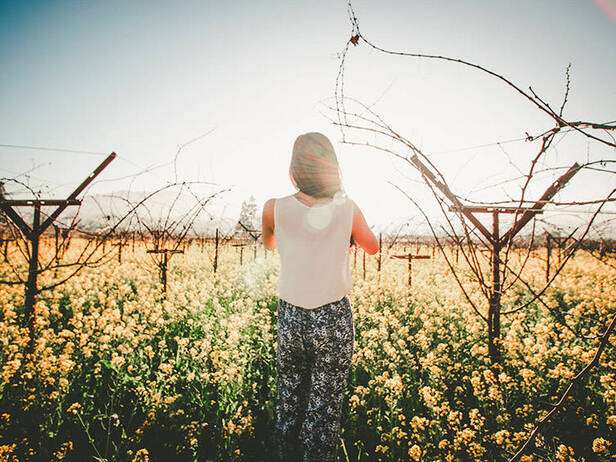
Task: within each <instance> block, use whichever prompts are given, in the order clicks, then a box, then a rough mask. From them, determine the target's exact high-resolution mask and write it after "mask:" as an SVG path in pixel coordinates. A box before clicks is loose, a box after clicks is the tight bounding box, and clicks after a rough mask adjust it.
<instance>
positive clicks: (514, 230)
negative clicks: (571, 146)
mask: <svg viewBox="0 0 616 462" xmlns="http://www.w3.org/2000/svg"><path fill="white" fill-rule="evenodd" d="M580 169H581V167H580V165H579V164H578V163H577V162H575V163H574V164H573V165H572V166H571V167H570V168H569V170H567V171H566V172H565V173H564V174H562V175H561V176H560V177H559V178H558V179H557V180H556V181H555V182H554V183H552V184H551V185H550V187H549V188H548V189H547V190H546V191H545V192H544V193H543V196H541V199H539V200H538V201H537V202H535V204H534V205H533V206H532V207H530V208H529V209H528V210H527V211H526V212H524V214H523V215H522V216H521V217H520V219H519V220H518V221H517V222H516V223H515V224H514V225H513V226H512V227H511V228H510V229H509V231H507V232H506V233H505V234H503V236H502V237H501V238H500V246H501V247H502V246H504V245H506V244H507V242H509V240H510V239H511V238H513V236H515V235H516V234H518V232H519V231H520V230H521V229H522V228H523V227H524V226H525V225H526V223H528V222H529V221H530V220H531V218H532V217H534V216H535V215H536V214H537V212H536V210H535V209H541V208H543V206H544V205H545V204H546V203H547V202H548V201H549V200H550V199H552V197H554V195H555V194H556V193H557V192H558V191H560V190H561V189H562V187H563V186H564V185H565V184H566V183H567V182H568V181H569V180H570V179H571V178H572V177H573V175H575V174H576V173H577V172H579V171H580Z"/></svg>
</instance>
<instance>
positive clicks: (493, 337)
mask: <svg viewBox="0 0 616 462" xmlns="http://www.w3.org/2000/svg"><path fill="white" fill-rule="evenodd" d="M498 214H499V211H498V210H493V211H492V236H493V241H492V293H491V294H490V295H491V297H490V309H489V312H488V350H489V353H490V357H491V358H493V360H494V361H498V360H499V358H500V354H499V346H498V341H499V340H500V301H501V285H500V242H499V222H498Z"/></svg>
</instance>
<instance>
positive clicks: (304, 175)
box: [289, 132, 342, 197]
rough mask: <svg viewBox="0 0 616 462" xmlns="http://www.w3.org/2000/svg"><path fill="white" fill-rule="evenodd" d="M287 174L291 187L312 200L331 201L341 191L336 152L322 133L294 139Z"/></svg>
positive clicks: (307, 134) (312, 133) (304, 135)
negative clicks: (320, 198) (329, 199)
mask: <svg viewBox="0 0 616 462" xmlns="http://www.w3.org/2000/svg"><path fill="white" fill-rule="evenodd" d="M289 173H290V175H291V178H292V179H293V181H294V183H295V186H296V187H297V188H298V189H299V190H300V191H302V192H303V193H305V194H308V195H309V196H312V197H334V195H335V194H336V193H337V192H338V191H341V190H342V182H341V179H340V167H339V165H338V159H337V157H336V152H335V151H334V147H333V145H332V143H331V142H330V141H329V139H328V138H327V137H326V136H325V135H323V134H322V133H318V132H309V133H304V134H303V135H300V136H298V137H297V139H296V140H295V143H294V144H293V155H292V157H291V166H290V168H289Z"/></svg>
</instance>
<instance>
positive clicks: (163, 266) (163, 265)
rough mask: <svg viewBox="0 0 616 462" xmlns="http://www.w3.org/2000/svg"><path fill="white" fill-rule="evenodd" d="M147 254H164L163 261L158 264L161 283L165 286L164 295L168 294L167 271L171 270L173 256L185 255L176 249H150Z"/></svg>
mask: <svg viewBox="0 0 616 462" xmlns="http://www.w3.org/2000/svg"><path fill="white" fill-rule="evenodd" d="M147 253H154V254H162V261H160V262H159V263H158V267H159V269H160V282H161V284H162V285H163V293H165V294H166V293H167V269H168V268H169V260H170V259H171V255H173V254H176V253H184V251H183V250H174V249H150V250H148V251H147Z"/></svg>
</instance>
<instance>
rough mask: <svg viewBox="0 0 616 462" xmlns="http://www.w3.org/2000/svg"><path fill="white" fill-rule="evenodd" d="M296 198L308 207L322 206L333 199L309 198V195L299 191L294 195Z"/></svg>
mask: <svg viewBox="0 0 616 462" xmlns="http://www.w3.org/2000/svg"><path fill="white" fill-rule="evenodd" d="M294 196H295V197H296V198H298V199H299V200H300V201H302V202H303V203H304V204H306V205H314V204H320V203H322V202H329V201H330V200H331V197H319V198H316V197H313V196H309V195H308V194H306V193H304V192H302V191H298V192H296V193H295V194H294Z"/></svg>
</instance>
